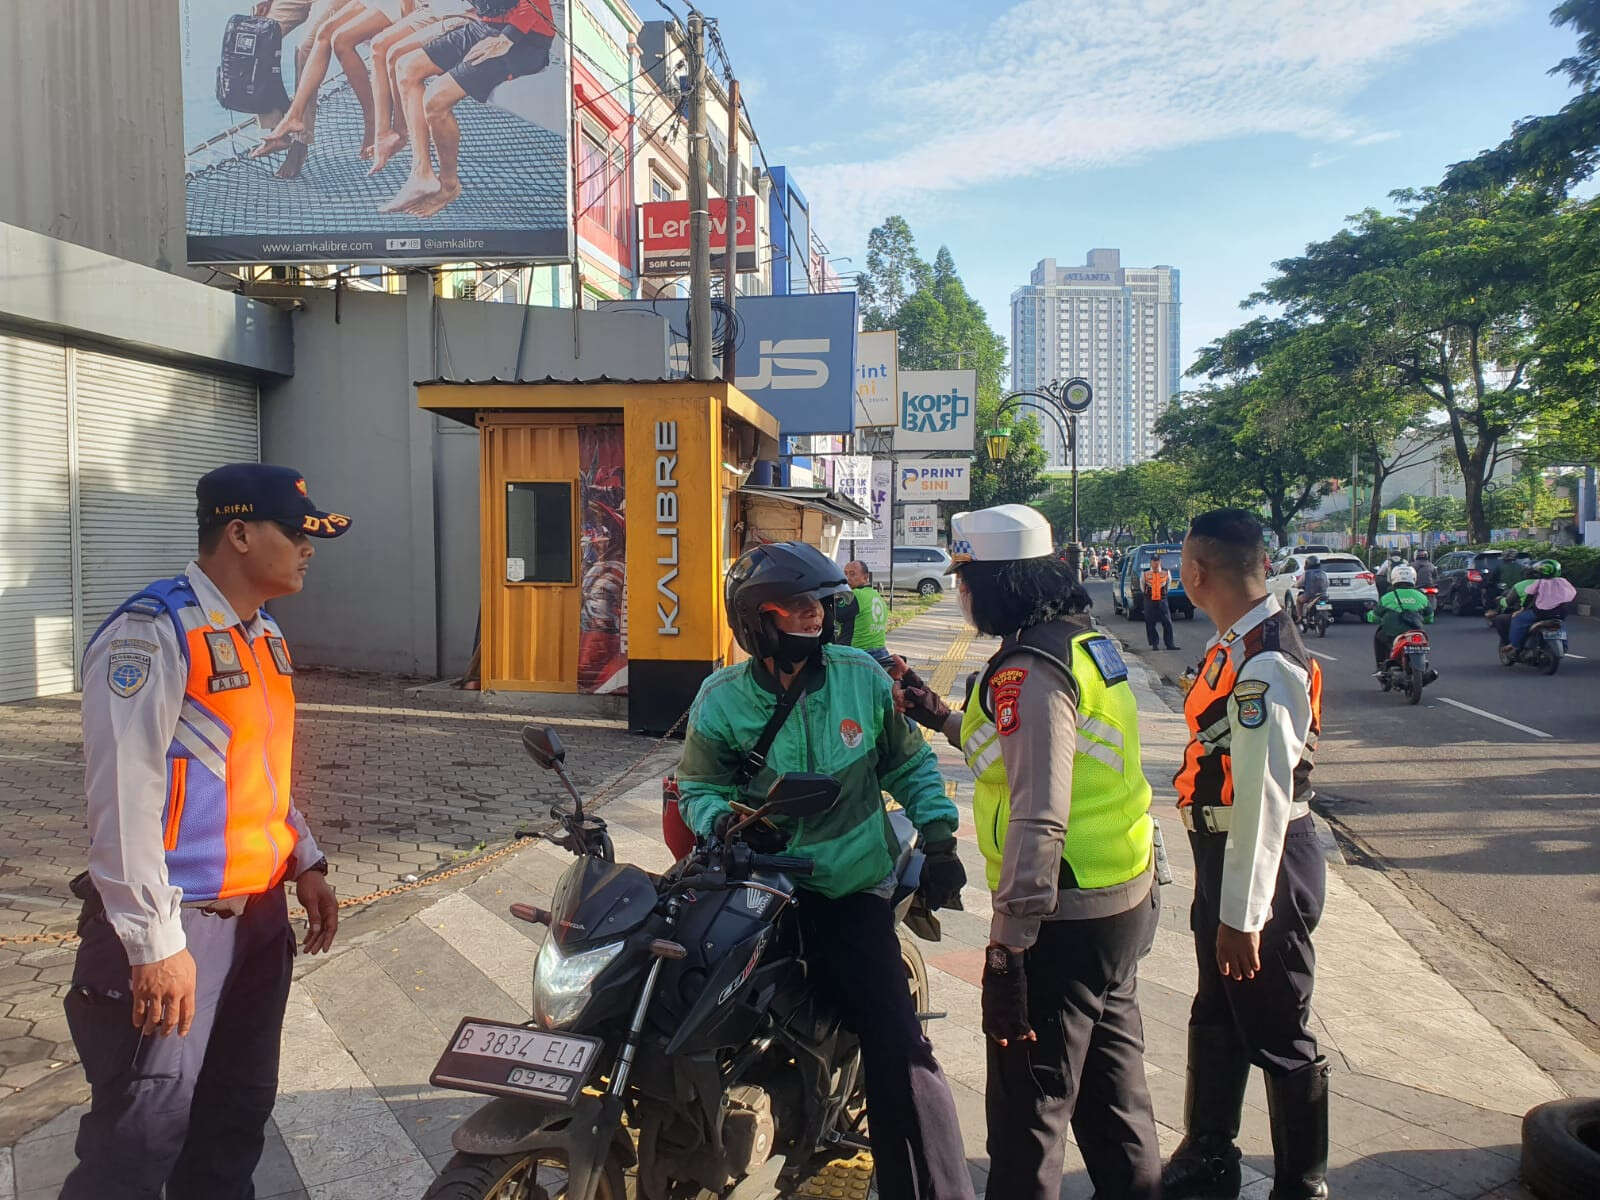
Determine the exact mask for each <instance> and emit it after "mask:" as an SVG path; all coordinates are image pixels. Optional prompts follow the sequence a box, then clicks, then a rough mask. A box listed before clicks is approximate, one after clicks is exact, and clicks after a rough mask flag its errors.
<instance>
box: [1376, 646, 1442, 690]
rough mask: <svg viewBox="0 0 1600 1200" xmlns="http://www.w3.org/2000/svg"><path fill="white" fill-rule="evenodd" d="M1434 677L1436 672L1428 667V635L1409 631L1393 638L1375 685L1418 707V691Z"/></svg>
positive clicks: (1436, 675)
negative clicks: (1401, 696) (1400, 696)
mask: <svg viewBox="0 0 1600 1200" xmlns="http://www.w3.org/2000/svg"><path fill="white" fill-rule="evenodd" d="M1437 678H1439V672H1437V671H1435V670H1434V669H1433V668H1432V667H1430V666H1429V665H1428V635H1427V634H1425V633H1423V632H1422V630H1420V629H1413V630H1410V631H1409V632H1406V633H1402V634H1401V635H1400V636H1399V637H1397V638H1395V639H1394V644H1393V646H1392V647H1391V648H1390V650H1389V657H1388V658H1387V659H1385V660H1384V663H1383V668H1382V669H1381V670H1380V671H1379V672H1378V686H1379V687H1381V688H1382V689H1383V690H1384V691H1386V692H1391V691H1394V692H1402V693H1404V695H1405V697H1406V699H1407V700H1408V701H1410V702H1411V703H1412V704H1420V703H1422V689H1423V688H1425V687H1427V686H1428V685H1429V684H1430V683H1432V682H1433V681H1434V680H1435V679H1437Z"/></svg>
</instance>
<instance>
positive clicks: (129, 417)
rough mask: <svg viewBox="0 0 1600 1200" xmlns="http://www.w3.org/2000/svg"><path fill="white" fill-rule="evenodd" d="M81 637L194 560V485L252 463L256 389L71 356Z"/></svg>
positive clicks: (130, 362) (90, 354)
mask: <svg viewBox="0 0 1600 1200" xmlns="http://www.w3.org/2000/svg"><path fill="white" fill-rule="evenodd" d="M75 358H76V363H77V370H76V384H77V393H76V400H77V411H78V499H79V506H80V510H81V512H82V517H81V521H82V545H83V568H82V569H83V630H84V639H85V642H87V639H88V638H89V637H90V636H92V635H93V633H94V631H95V630H96V629H97V628H99V626H100V622H102V621H104V620H105V618H106V617H107V616H108V615H109V614H110V613H111V612H112V610H113V609H115V608H116V607H117V605H119V604H121V603H122V602H123V601H124V600H126V599H127V598H128V597H129V596H131V595H132V594H133V593H134V592H136V591H138V590H139V589H140V588H142V587H144V586H145V585H146V584H147V583H150V582H151V581H152V580H155V579H161V578H163V577H166V576H171V575H176V574H177V573H178V572H180V571H182V570H183V567H184V564H186V563H187V562H188V561H189V560H190V559H192V558H193V557H194V555H195V498H194V485H195V481H196V480H197V479H199V478H200V476H202V475H204V474H205V473H206V472H207V471H209V470H211V469H212V468H213V467H219V466H221V465H222V464H223V463H229V462H255V461H257V460H258V458H259V456H260V446H261V439H260V433H259V427H258V423H257V415H256V387H255V384H254V383H250V382H244V381H240V380H236V379H231V378H227V377H224V376H217V375H210V374H206V373H204V372H200V371H192V370H186V369H184V368H181V367H171V366H166V365H164V364H161V363H151V362H141V361H139V360H137V359H128V358H120V357H117V356H116V355H111V354H103V353H100V352H98V351H90V350H80V351H78V352H77V353H76V355H75Z"/></svg>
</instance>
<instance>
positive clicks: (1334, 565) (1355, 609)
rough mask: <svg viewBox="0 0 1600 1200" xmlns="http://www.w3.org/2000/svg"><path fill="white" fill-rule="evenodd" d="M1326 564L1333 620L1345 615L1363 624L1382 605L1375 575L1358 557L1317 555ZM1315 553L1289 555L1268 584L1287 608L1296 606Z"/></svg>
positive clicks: (1277, 566) (1282, 561)
mask: <svg viewBox="0 0 1600 1200" xmlns="http://www.w3.org/2000/svg"><path fill="white" fill-rule="evenodd" d="M1314 556H1315V557H1316V558H1319V559H1321V560H1322V569H1323V570H1324V571H1326V572H1327V573H1328V600H1329V602H1330V603H1331V604H1332V605H1333V619H1334V620H1335V621H1337V620H1338V619H1339V618H1340V617H1342V616H1344V614H1345V613H1350V614H1352V615H1353V616H1354V617H1355V618H1356V619H1357V620H1361V619H1362V618H1363V617H1364V616H1365V615H1366V612H1367V610H1368V609H1369V608H1374V607H1376V606H1377V603H1378V585H1377V581H1376V579H1375V578H1374V577H1373V574H1372V572H1371V571H1369V570H1367V566H1366V564H1365V563H1363V562H1362V561H1361V560H1360V559H1359V558H1357V557H1356V556H1355V555H1354V554H1326V553H1323V552H1321V551H1317V552H1315V555H1314ZM1311 557H1313V554H1312V553H1311V552H1306V553H1301V552H1300V551H1298V550H1297V551H1295V553H1293V554H1291V555H1289V556H1288V557H1287V558H1285V559H1282V560H1281V561H1280V562H1278V563H1277V564H1275V566H1274V569H1273V572H1272V578H1270V579H1268V580H1267V590H1268V591H1269V592H1271V593H1272V594H1273V595H1274V596H1276V597H1277V598H1278V600H1279V602H1280V603H1282V605H1283V606H1284V607H1285V608H1290V607H1292V606H1293V604H1294V600H1295V597H1296V596H1298V595H1299V594H1300V585H1301V583H1302V582H1304V580H1305V575H1306V560H1307V559H1308V558H1311Z"/></svg>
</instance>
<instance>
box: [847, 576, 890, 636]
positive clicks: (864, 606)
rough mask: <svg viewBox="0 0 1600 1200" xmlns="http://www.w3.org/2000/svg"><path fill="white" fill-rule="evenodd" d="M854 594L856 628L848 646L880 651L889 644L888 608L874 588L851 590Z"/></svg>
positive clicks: (880, 594) (881, 595)
mask: <svg viewBox="0 0 1600 1200" xmlns="http://www.w3.org/2000/svg"><path fill="white" fill-rule="evenodd" d="M851 590H852V591H853V592H854V593H855V597H856V604H857V606H858V607H857V611H856V627H855V630H854V631H853V633H852V634H851V637H850V644H851V645H852V646H854V647H855V648H856V649H857V650H882V649H884V648H885V647H886V646H887V645H888V642H889V606H888V605H887V604H885V603H884V602H883V593H882V592H880V591H879V590H878V589H877V588H875V587H858V588H852V589H851Z"/></svg>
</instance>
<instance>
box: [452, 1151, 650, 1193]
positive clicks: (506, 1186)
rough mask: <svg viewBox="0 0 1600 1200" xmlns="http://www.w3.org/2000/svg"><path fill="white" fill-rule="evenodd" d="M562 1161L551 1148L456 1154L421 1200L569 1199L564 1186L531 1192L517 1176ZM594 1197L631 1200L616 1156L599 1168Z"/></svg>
mask: <svg viewBox="0 0 1600 1200" xmlns="http://www.w3.org/2000/svg"><path fill="white" fill-rule="evenodd" d="M538 1162H550V1163H559V1162H561V1155H559V1154H555V1153H552V1152H550V1151H543V1152H530V1153H528V1154H501V1155H496V1156H493V1157H490V1156H488V1155H483V1154H456V1155H455V1156H453V1157H452V1158H451V1159H450V1161H449V1162H447V1163H445V1165H444V1170H442V1171H440V1172H439V1177H438V1178H437V1179H435V1180H434V1181H433V1183H432V1184H430V1185H429V1187H428V1190H427V1191H426V1192H424V1193H423V1197H422V1200H524V1197H528V1198H530V1200H531V1197H534V1196H540V1197H544V1196H546V1195H548V1196H549V1200H567V1190H566V1188H565V1187H564V1186H563V1187H562V1189H561V1190H560V1191H558V1192H550V1191H549V1190H548V1189H547V1188H545V1187H543V1186H542V1185H541V1184H539V1183H538V1182H535V1183H534V1184H533V1188H534V1189H537V1190H533V1191H530V1190H529V1189H528V1187H527V1186H526V1184H525V1181H524V1180H521V1179H519V1178H518V1176H519V1175H521V1174H523V1173H524V1172H525V1171H526V1170H527V1169H528V1166H529V1165H530V1164H534V1163H538ZM595 1200H629V1193H628V1191H627V1185H626V1183H625V1181H624V1179H623V1174H622V1166H621V1164H620V1163H619V1162H618V1161H617V1159H616V1157H615V1156H614V1155H612V1156H610V1157H608V1158H607V1159H606V1161H605V1164H604V1166H602V1167H601V1170H600V1186H599V1188H598V1189H597V1190H596V1191H595Z"/></svg>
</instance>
